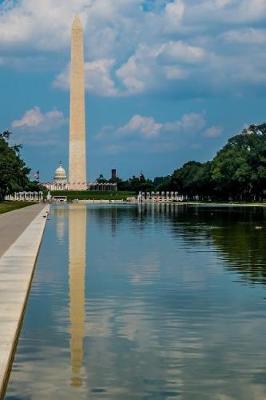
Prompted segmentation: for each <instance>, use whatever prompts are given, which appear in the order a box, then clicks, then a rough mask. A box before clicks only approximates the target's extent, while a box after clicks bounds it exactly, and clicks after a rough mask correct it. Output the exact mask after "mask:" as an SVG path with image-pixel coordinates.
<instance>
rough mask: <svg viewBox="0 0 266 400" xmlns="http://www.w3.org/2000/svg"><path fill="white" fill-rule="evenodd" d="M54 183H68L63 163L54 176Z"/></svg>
mask: <svg viewBox="0 0 266 400" xmlns="http://www.w3.org/2000/svg"><path fill="white" fill-rule="evenodd" d="M54 181H55V182H56V183H66V182H67V175H66V171H65V169H64V168H63V167H62V163H61V162H60V164H59V167H58V168H56V170H55V174H54Z"/></svg>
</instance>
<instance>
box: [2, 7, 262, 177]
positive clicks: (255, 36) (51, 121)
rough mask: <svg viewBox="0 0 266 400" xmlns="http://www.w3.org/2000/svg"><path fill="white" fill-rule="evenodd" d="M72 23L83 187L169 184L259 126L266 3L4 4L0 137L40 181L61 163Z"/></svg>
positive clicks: (65, 161) (64, 147)
mask: <svg viewBox="0 0 266 400" xmlns="http://www.w3.org/2000/svg"><path fill="white" fill-rule="evenodd" d="M76 13H79V14H80V16H81V19H82V21H83V24H84V30H85V59H86V65H85V71H86V72H85V73H86V112H87V116H86V117H87V160H88V175H89V178H90V180H94V179H95V178H96V177H97V176H98V175H99V174H100V173H103V174H104V175H105V176H106V177H109V176H110V170H111V168H117V170H118V174H119V175H120V176H121V177H123V178H126V177H128V176H131V175H133V174H138V173H139V172H140V171H143V172H144V174H145V175H146V176H148V177H154V176H161V175H166V174H169V173H171V172H172V171H173V170H174V169H175V168H176V167H178V166H180V165H181V164H183V163H184V162H185V161H188V160H191V159H194V160H199V161H205V160H208V159H210V158H212V157H213V155H214V154H215V153H216V151H217V150H218V149H219V148H220V147H221V146H222V145H223V144H225V143H226V140H227V138H228V137H230V136H232V135H233V134H235V133H238V132H239V131H241V130H242V128H243V127H244V126H246V125H248V124H250V123H260V122H264V121H266V0H172V1H168V0H146V1H143V0H76V1H67V0H40V1H36V0H35V1H34V0H20V1H11V0H10V1H9V0H5V1H0V85H1V94H2V95H1V100H0V101H1V107H0V117H1V118H0V124H1V126H0V129H1V130H4V129H7V128H9V129H11V131H12V132H13V139H12V140H13V141H14V142H16V143H22V144H23V157H24V158H25V160H26V161H27V163H28V164H29V166H30V167H31V168H32V170H33V171H36V170H38V169H39V170H40V174H41V179H42V180H43V181H48V180H51V178H52V175H53V171H54V169H55V168H56V166H57V164H58V162H59V160H62V161H63V164H64V166H65V167H66V168H67V164H68V114H69V109H68V108H69V92H68V65H69V51H70V50H69V45H70V29H71V23H72V19H73V17H74V15H75V14H76Z"/></svg>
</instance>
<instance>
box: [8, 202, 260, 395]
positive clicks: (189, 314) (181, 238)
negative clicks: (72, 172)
mask: <svg viewBox="0 0 266 400" xmlns="http://www.w3.org/2000/svg"><path fill="white" fill-rule="evenodd" d="M265 243H266V209H264V208H250V207H249V208H241V207H237V208H219V207H217V208H207V207H194V206H180V205H179V206H176V205H169V204H168V205H167V204H156V205H144V206H135V205H133V206H125V205H121V206H119V205H117V206H115V205H112V206H108V205H106V206H104V205H99V206H96V205H87V206H86V205H78V204H77V205H69V206H67V205H58V206H53V207H52V209H51V217H50V221H49V223H48V224H47V226H46V231H45V235H44V239H43V242H42V245H41V249H40V254H39V257H38V261H37V265H36V272H35V276H34V281H33V285H32V289H31V294H30V297H29V301H28V305H27V310H26V315H25V319H24V324H23V329H22V332H21V336H20V340H19V343H18V348H17V353H16V357H15V360H14V365H13V370H12V373H11V377H10V382H9V386H8V390H7V394H6V399H8V400H11V399H12V400H15V399H16V400H17V399H27V400H28V399H38V400H41V399H49V400H53V399H56V400H58V399H64V400H65V399H112V400H119V399H121V400H122V399H123V400H125V399H126V400H131V399H153V400H157V399H163V400H164V399H171V398H175V399H182V400H187V399H189V400H194V399H197V400H201V399H202V400H215V399H217V400H230V399H234V400H235V399H241V400H251V399H256V400H258V399H259V400H263V399H265V398H266V346H265V335H266V324H265V318H266V307H265V306H266V304H265V298H266V290H265V288H266V287H265V283H266V246H265Z"/></svg>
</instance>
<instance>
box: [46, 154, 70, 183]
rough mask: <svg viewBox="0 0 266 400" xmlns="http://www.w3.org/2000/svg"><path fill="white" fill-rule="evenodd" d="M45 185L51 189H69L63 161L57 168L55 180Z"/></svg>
mask: <svg viewBox="0 0 266 400" xmlns="http://www.w3.org/2000/svg"><path fill="white" fill-rule="evenodd" d="M45 186H46V187H47V189H49V190H68V182H67V174H66V170H65V169H64V168H63V165H62V162H61V161H60V163H59V166H58V167H57V168H56V170H55V173H54V180H53V182H51V183H46V184H45Z"/></svg>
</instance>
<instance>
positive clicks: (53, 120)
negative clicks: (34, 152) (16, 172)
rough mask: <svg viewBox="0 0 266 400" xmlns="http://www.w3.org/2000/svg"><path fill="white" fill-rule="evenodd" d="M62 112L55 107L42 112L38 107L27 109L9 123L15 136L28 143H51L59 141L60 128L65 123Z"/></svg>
mask: <svg viewBox="0 0 266 400" xmlns="http://www.w3.org/2000/svg"><path fill="white" fill-rule="evenodd" d="M66 122H67V120H66V118H65V117H64V114H63V113H62V112H61V111H58V110H57V109H54V110H51V111H48V112H42V111H41V109H40V107H37V106H35V107H33V108H32V109H30V110H27V111H26V112H25V113H24V114H23V115H22V117H21V118H19V119H17V120H14V121H13V122H12V123H11V126H12V129H14V130H15V133H16V137H18V139H19V140H20V141H21V143H27V144H29V145H33V146H35V145H51V144H58V143H59V132H60V128H61V127H62V126H64V125H65V124H66Z"/></svg>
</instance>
